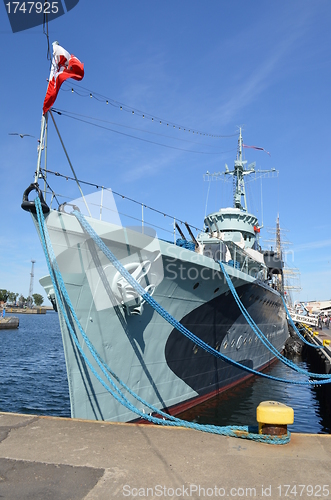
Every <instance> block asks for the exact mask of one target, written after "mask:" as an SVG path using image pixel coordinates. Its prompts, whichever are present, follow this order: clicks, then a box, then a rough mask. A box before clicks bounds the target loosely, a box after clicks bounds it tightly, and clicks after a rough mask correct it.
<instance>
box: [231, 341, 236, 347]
mask: <svg viewBox="0 0 331 500" xmlns="http://www.w3.org/2000/svg"><path fill="white" fill-rule="evenodd" d="M235 343H236V341H235V339H232V340H231V347H233V346H234V345H235Z"/></svg>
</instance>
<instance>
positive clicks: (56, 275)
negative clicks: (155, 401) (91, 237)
mask: <svg viewBox="0 0 331 500" xmlns="http://www.w3.org/2000/svg"><path fill="white" fill-rule="evenodd" d="M35 205H36V209H37V218H38V223H39V230H40V236H41V240H42V245H43V249H44V252H45V257H46V261H47V265H48V269H49V272H50V276H51V279H52V282H53V286H54V291H55V295H56V298H57V302H58V305H59V306H60V309H61V312H62V315H63V317H64V319H65V322H66V325H67V327H68V330H69V332H70V334H71V336H72V338H73V340H74V342H75V345H76V346H77V349H78V350H79V352H80V354H81V356H82V358H83V359H84V361H85V362H86V364H87V365H88V367H89V368H90V370H91V372H92V373H93V374H94V375H95V376H96V378H97V379H98V380H99V382H100V383H101V384H102V385H103V386H104V387H105V388H106V389H107V391H109V392H110V393H111V394H112V395H113V396H114V398H115V399H116V400H117V401H119V402H120V403H121V404H123V405H124V406H125V407H126V408H127V409H129V410H131V411H133V412H134V413H136V414H137V415H138V416H140V417H141V418H143V419H146V420H148V421H150V422H152V423H157V424H161V425H172V426H178V427H188V428H192V429H196V430H202V431H205V432H211V433H215V434H221V435H227V436H234V437H241V438H245V439H253V440H257V441H261V442H266V443H272V444H285V443H287V442H289V440H290V433H289V432H288V433H287V435H285V436H282V437H275V436H266V435H263V434H255V433H252V432H249V431H250V429H249V428H248V427H247V426H224V427H219V426H213V425H201V424H196V423H193V422H187V421H183V420H180V419H177V418H176V417H172V416H170V415H168V414H166V413H164V412H162V411H161V410H159V409H157V408H155V407H153V406H152V405H149V404H148V403H147V402H145V401H144V400H142V399H141V398H140V397H139V396H137V395H136V394H135V393H134V392H133V391H131V390H130V389H129V388H128V387H127V386H126V385H125V384H124V383H123V382H122V381H121V380H120V379H119V378H118V377H117V376H116V375H115V374H114V373H113V372H112V370H111V369H110V368H109V367H108V366H107V365H106V364H105V363H104V362H102V360H101V358H100V356H99V355H98V354H97V353H96V351H95V349H94V347H93V345H92V344H91V342H90V341H89V339H88V338H87V336H86V334H85V333H84V331H83V329H82V327H81V325H80V323H79V320H78V318H77V316H76V314H75V311H74V309H73V306H72V304H71V301H70V298H69V296H68V293H67V291H66V289H65V285H64V282H63V279H62V276H61V273H60V270H59V268H58V264H57V261H56V258H55V255H54V252H53V249H52V245H51V241H50V238H49V235H48V231H47V227H46V225H45V219H44V215H43V213H42V209H41V204H40V200H39V198H36V200H35ZM75 215H76V214H75ZM76 217H77V215H76ZM85 222H86V221H85ZM90 229H91V230H92V228H90ZM92 231H93V230H92ZM96 236H97V235H96ZM101 242H102V240H101ZM106 248H107V247H106ZM115 259H116V258H115ZM120 266H121V264H120ZM123 270H124V271H126V270H125V269H124V268H123ZM130 277H131V275H130ZM136 285H138V287H139V286H140V285H139V284H138V283H137V282H136ZM60 291H61V294H62V297H61V295H60ZM142 291H143V292H144V293H143V295H146V293H145V290H144V289H142ZM147 295H149V294H147ZM144 298H145V300H146V297H144ZM63 302H64V303H65V304H66V306H67V307H68V308H69V311H70V313H71V314H72V317H73V319H74V320H75V323H76V324H77V326H78V329H79V331H80V333H81V334H82V337H83V339H84V341H85V343H86V345H87V347H88V348H89V351H90V353H91V354H92V356H93V358H94V360H95V361H96V362H97V364H98V366H99V367H100V369H101V371H102V372H103V373H104V375H105V376H106V378H107V380H108V381H109V383H110V384H111V386H112V387H113V388H114V390H115V391H116V392H114V391H113V390H112V389H111V388H110V387H109V386H108V385H107V384H106V383H105V382H104V381H103V380H102V379H101V377H100V376H99V374H98V373H97V372H96V370H95V369H94V368H93V366H92V365H91V363H90V361H89V360H88V358H87V356H86V355H85V353H84V351H83V349H82V347H81V346H80V344H79V341H78V338H77V336H76V334H75V332H74V330H73V328H72V326H71V322H70V320H69V318H68V315H67V312H66V309H65V307H64V303H63ZM159 307H160V308H161V306H159ZM161 309H162V308H161ZM169 316H170V315H169ZM174 321H176V320H174ZM191 335H192V336H193V338H195V336H194V335H193V334H191ZM206 346H207V345H206ZM208 347H210V346H208ZM210 349H212V348H210ZM215 352H216V353H217V354H219V353H218V351H215ZM221 357H222V356H221ZM106 370H107V371H108V372H109V373H110V374H111V375H112V376H113V377H114V378H115V380H117V381H118V382H119V383H120V384H121V385H122V387H124V388H125V389H126V390H128V391H129V393H130V394H131V395H132V396H134V397H135V398H136V399H137V400H138V401H140V402H141V403H143V404H144V405H146V406H147V407H148V408H150V409H151V410H152V411H153V412H155V413H156V414H159V415H162V416H164V418H163V419H160V418H157V417H153V416H152V415H147V414H145V413H143V412H141V411H140V410H139V409H138V408H136V407H134V406H133V405H132V404H131V403H130V402H129V401H128V400H127V398H126V397H125V395H124V394H123V392H122V391H121V390H120V389H119V388H118V387H117V386H116V384H115V383H114V382H113V381H112V380H111V379H110V377H109V375H108V373H107V371H106ZM256 373H257V374H259V373H258V372H256ZM165 418H166V419H167V420H165Z"/></svg>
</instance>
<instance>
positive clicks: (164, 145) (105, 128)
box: [52, 108, 233, 155]
mask: <svg viewBox="0 0 331 500" xmlns="http://www.w3.org/2000/svg"><path fill="white" fill-rule="evenodd" d="M52 111H54V113H57V114H58V115H61V114H62V113H58V112H57V111H56V110H55V109H53V108H52ZM63 116H66V117H67V118H71V119H72V120H76V121H79V122H82V123H87V124H88V125H93V126H94V127H97V128H102V129H104V130H109V131H110V132H114V133H115V134H119V135H124V136H125V137H130V138H132V139H137V140H138V141H143V142H148V143H149V144H155V145H156V146H162V147H164V148H168V149H176V150H177V151H184V152H186V153H195V154H201V155H220V154H224V153H230V152H231V151H233V149H229V150H228V151H219V152H208V151H193V150H192V149H184V148H177V147H176V146H170V145H168V144H162V143H161V142H155V141H150V140H148V139H143V138H142V137H137V136H136V135H131V134H126V133H125V132H120V131H119V130H114V129H111V128H109V127H104V126H103V125H98V124H97V123H92V122H89V121H87V120H83V119H82V118H77V117H75V116H69V115H66V114H63Z"/></svg>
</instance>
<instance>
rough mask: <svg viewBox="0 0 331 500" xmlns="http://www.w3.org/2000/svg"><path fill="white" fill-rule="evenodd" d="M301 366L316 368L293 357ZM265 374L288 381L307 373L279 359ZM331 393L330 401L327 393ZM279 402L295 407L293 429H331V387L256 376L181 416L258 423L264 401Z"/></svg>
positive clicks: (212, 421) (223, 422) (204, 421)
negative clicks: (259, 412)
mask: <svg viewBox="0 0 331 500" xmlns="http://www.w3.org/2000/svg"><path fill="white" fill-rule="evenodd" d="M293 361H294V362H295V363H296V364H297V365H298V366H299V367H300V368H301V369H304V370H307V371H313V367H312V365H311V363H310V361H309V357H308V358H307V359H305V360H303V359H302V358H299V357H298V358H296V359H295V360H293ZM265 373H268V374H270V375H273V376H274V377H279V378H284V379H287V380H293V381H295V380H299V379H301V380H303V376H302V375H300V374H298V373H297V372H294V371H293V370H291V369H290V368H289V367H287V366H286V365H284V364H283V363H281V362H280V361H277V362H275V363H274V364H273V365H272V366H271V367H269V368H268V369H267V370H265ZM326 393H328V394H329V396H328V402H326V401H325V394H326ZM268 400H273V401H279V402H280V403H284V404H286V405H288V406H291V407H292V408H293V409H294V424H293V425H290V426H288V429H289V430H290V431H291V432H304V433H315V434H316V433H320V434H321V433H329V432H330V413H331V412H330V387H329V385H328V387H327V388H326V387H325V386H324V387H319V388H313V387H310V386H303V385H294V384H284V383H282V382H276V381H272V380H269V379H266V378H262V377H258V376H254V377H251V378H249V379H248V380H247V381H246V382H244V383H243V384H241V385H240V386H238V387H235V388H233V389H230V390H229V391H227V392H225V393H223V394H220V395H219V396H217V397H215V398H213V399H212V400H209V401H207V402H206V403H202V404H201V405H199V406H198V407H195V408H194V409H192V410H189V411H186V412H184V413H182V414H181V415H180V416H181V417H182V418H185V419H187V420H192V421H195V422H198V423H201V424H207V423H208V424H214V425H256V408H257V406H258V405H259V404H260V402H261V401H268Z"/></svg>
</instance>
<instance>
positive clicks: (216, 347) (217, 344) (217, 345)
mask: <svg viewBox="0 0 331 500" xmlns="http://www.w3.org/2000/svg"><path fill="white" fill-rule="evenodd" d="M220 348H221V346H220V343H219V342H216V346H215V350H216V351H219V350H220Z"/></svg>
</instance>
